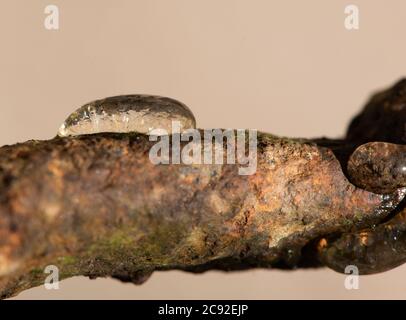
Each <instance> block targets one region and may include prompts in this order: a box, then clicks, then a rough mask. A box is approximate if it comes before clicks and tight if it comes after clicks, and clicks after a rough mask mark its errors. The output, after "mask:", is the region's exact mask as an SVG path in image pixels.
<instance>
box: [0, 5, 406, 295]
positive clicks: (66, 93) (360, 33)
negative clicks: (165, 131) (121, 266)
mask: <svg viewBox="0 0 406 320" xmlns="http://www.w3.org/2000/svg"><path fill="white" fill-rule="evenodd" d="M49 4H55V5H57V6H58V7H59V10H60V29H59V30H58V31H49V30H46V29H45V28H44V19H45V17H46V15H45V14H44V8H45V6H46V5H49ZM348 4H356V5H358V6H359V10H360V29H359V30H357V31H348V30H346V29H345V28H344V18H345V14H344V7H345V6H346V5H348ZM405 18H406V2H405V1H404V0H390V1H378V0H377V1H373V0H364V1H360V0H359V1H355V0H354V1H353V0H347V1H343V0H330V1H325V0H307V1H299V0H297V1H292V0H288V1H287V0H284V1H282V0H277V1H276V0H275V1H271V0H255V1H247V0H238V1H237V0H199V1H198V0H160V1H158V0H134V1H123V0H114V1H113V0H103V1H101V0H92V1H89V0H85V1H83V0H69V1H68V0H64V1H63V0H47V1H43V0H30V1H26V0H18V1H17V0H1V1H0V39H1V46H0V48H1V50H0V58H1V59H0V144H1V145H3V144H12V143H15V142H21V141H25V140H28V139H48V138H51V137H53V136H54V135H55V134H56V131H57V129H58V127H59V125H60V124H61V123H62V121H63V120H64V119H65V118H66V116H67V115H68V114H69V113H70V112H71V111H73V110H74V109H75V108H77V107H79V106H80V105H82V104H84V103H85V102H88V101H90V100H94V99H96V98H102V97H105V96H111V95H118V94H125V93H151V94H159V95H165V96H170V97H173V98H176V99H179V100H180V101H183V102H185V103H186V104H187V105H189V106H190V107H191V109H192V110H193V112H194V113H195V116H196V118H197V121H198V125H199V126H200V127H224V128H227V127H234V128H257V129H259V130H265V131H269V132H272V133H275V134H278V135H289V136H303V137H312V136H320V135H328V136H331V137H336V136H339V135H342V134H343V133H344V130H345V128H346V125H347V123H348V121H349V120H350V118H351V117H352V116H353V115H354V114H355V113H356V112H358V111H359V109H360V107H361V106H362V105H363V103H364V102H365V100H366V98H367V97H368V96H369V95H370V93H371V92H372V91H374V90H376V89H379V88H381V87H384V86H387V85H389V84H391V83H392V82H394V81H395V80H397V79H399V78H400V77H402V76H404V75H406V44H405V41H404V37H405V27H406V19H405ZM17 298H18V299H24V298H34V299H47V298H48V299H54V298H66V299H71V298H72V299H74V298H76V299H82V298H102V299H105V298H113V299H114V298H121V299H149V298H164V299H169V298H172V299H177V298H192V299H195V298H213V299H217V298H230V299H237V298H241V299H247V298H248V299H251V298H258V299H279V298H306V299H311V298H322V299H323V298H349V299H352V298H406V266H403V267H400V268H397V269H395V270H393V271H390V272H387V273H384V274H380V275H374V276H367V277H362V278H361V282H360V289H359V290H352V291H348V290H346V289H345V288H344V276H343V275H339V274H337V273H335V272H333V271H329V270H308V271H294V272H281V271H277V270H275V271H274V270H255V271H248V272H238V273H229V274H224V273H220V272H208V273H206V274H203V275H191V274H186V273H182V272H176V271H174V272H160V273H155V274H154V275H153V276H152V278H151V279H150V280H149V281H148V282H147V283H146V284H144V285H142V286H134V285H132V284H122V283H120V282H118V281H115V280H108V279H99V280H88V279H85V278H73V279H69V280H66V281H63V282H62V283H61V289H60V290H58V291H47V290H45V289H44V288H34V289H31V290H28V291H26V292H24V293H22V294H21V295H19V296H18V297H17Z"/></svg>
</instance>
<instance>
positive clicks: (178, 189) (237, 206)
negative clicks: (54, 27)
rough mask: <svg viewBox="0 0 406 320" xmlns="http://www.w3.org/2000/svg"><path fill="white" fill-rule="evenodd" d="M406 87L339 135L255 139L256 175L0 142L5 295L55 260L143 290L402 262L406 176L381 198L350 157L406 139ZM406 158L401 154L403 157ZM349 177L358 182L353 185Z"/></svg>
mask: <svg viewBox="0 0 406 320" xmlns="http://www.w3.org/2000/svg"><path fill="white" fill-rule="evenodd" d="M405 88H406V83H405V81H401V82H399V83H397V84H396V85H395V86H394V87H393V88H392V89H389V90H388V91H385V92H386V93H385V94H382V95H377V96H375V97H374V98H373V99H372V100H371V102H370V103H369V104H368V105H367V107H366V108H365V110H364V111H363V112H362V113H361V114H360V115H359V116H358V117H356V118H355V120H354V121H353V122H352V124H351V126H350V129H349V132H348V134H347V137H346V138H345V139H343V140H329V139H314V140H307V139H288V138H279V137H275V136H273V135H271V134H267V133H259V134H258V144H257V147H258V157H257V169H256V172H255V173H254V174H252V175H240V174H238V169H239V168H240V166H241V165H240V164H238V163H237V164H199V165H197V164H196V165H185V164H161V165H155V164H153V163H152V162H151V160H150V159H149V151H150V149H151V146H152V145H153V144H154V143H155V142H151V141H149V139H148V136H147V135H143V134H136V133H121V134H118V133H116V134H112V133H99V134H93V135H84V136H75V137H63V138H62V137H56V138H54V139H51V140H47V141H27V142H25V143H20V144H16V145H12V146H4V147H1V148H0V297H1V298H6V297H10V296H13V295H16V294H18V293H19V292H20V291H22V290H24V289H27V288H30V287H34V286H38V285H41V284H43V283H44V279H45V278H46V274H44V269H45V267H46V266H47V265H55V266H57V267H58V268H59V270H60V277H61V278H62V279H64V278H68V277H72V276H77V275H85V276H89V277H91V278H97V277H114V278H117V279H120V280H122V281H131V282H134V283H138V284H139V283H142V282H143V281H145V280H147V279H148V277H149V276H150V275H151V274H152V272H153V271H155V270H171V269H179V270H185V271H189V272H203V271H206V270H210V269H219V270H225V271H231V270H242V269H248V268H258V267H261V268H285V269H294V268H299V267H319V266H323V265H327V266H329V267H331V268H333V269H335V270H337V271H340V272H343V270H341V269H342V268H343V267H344V266H345V264H348V263H351V262H352V261H358V262H360V267H361V270H365V273H371V272H379V271H384V270H387V269H390V268H391V267H394V266H396V265H399V264H401V263H403V262H404V261H405V260H406V254H404V253H403V255H402V252H406V250H404V248H405V247H406V245H405V242H406V240H405V241H401V240H402V239H404V238H405V237H404V236H403V230H404V216H405V214H404V212H405V211H404V209H403V208H404V202H401V201H402V198H403V197H404V193H405V189H404V188H402V187H404V186H405V182H404V181H403V180H402V179H403V178H399V177H398V176H396V177H394V178H393V179H392V180H391V179H389V178H388V177H389V176H382V177H383V178H382V179H383V181H385V183H384V188H383V190H382V191H385V194H383V193H382V194H381V193H379V192H377V190H379V185H378V186H376V185H374V186H372V187H371V188H367V189H372V190H374V192H373V191H371V190H367V189H366V188H364V187H365V186H364V185H363V184H365V183H366V184H368V183H369V182H368V181H370V177H369V174H370V172H369V171H368V170H367V171H357V170H353V171H351V167H350V168H349V169H348V168H347V162H348V159H350V155H351V153H352V152H353V151H354V150H356V149H357V147H358V146H360V145H361V144H363V143H368V142H374V141H381V142H388V143H393V144H404V140H403V139H404V137H403V136H402V134H404V132H403V131H402V129H401V128H400V127H401V126H402V125H403V130H404V129H405V128H404V123H405V122H402V119H406V116H405V115H406V109H405V108H403V109H402V108H399V104H400V103H404V102H405V101H406V98H405V97H406V93H405V92H406V90H405ZM388 92H389V93H388ZM377 117H379V121H378V122H377V121H376V120H375V121H371V119H376V118H377ZM402 117H403V118H402ZM388 128H391V129H390V130H391V131H390V132H388V130H389V129H388ZM224 147H225V146H224ZM402 148H403V147H402ZM367 150H368V152H369V150H375V149H374V148H367ZM379 150H381V149H379ZM379 150H378V153H377V156H379V155H380V153H379ZM388 150H392V149H388ZM399 150H403V149H401V148H398V147H395V148H394V152H393V154H396V155H400V157H402V156H403V155H404V154H403V153H402V152H401V153H399ZM225 153H226V152H225ZM384 156H386V154H384ZM378 158H379V157H378ZM378 158H377V159H378ZM381 158H382V157H381ZM351 159H352V160H353V161H349V162H348V164H351V163H353V164H355V165H356V164H359V163H364V162H365V161H369V160H370V159H372V160H373V159H375V158H367V159H365V158H364V157H362V156H361V157H358V158H351ZM382 159H385V157H383V158H382ZM390 159H391V158H390ZM377 161H378V162H376V163H373V164H374V165H376V167H377V168H381V167H382V166H380V162H379V161H381V160H379V159H378V160H377ZM382 161H384V160H382ZM396 163H397V162H396ZM351 172H360V173H359V177H358V178H359V179H352V181H351V182H350V181H349V178H348V177H347V175H348V173H351ZM353 174H354V173H353ZM364 174H365V175H366V176H363V175H364ZM357 182H358V184H359V185H358V186H357V185H356V184H357ZM354 183H355V184H354ZM391 183H395V184H394V186H395V187H396V188H397V189H396V188H393V187H391ZM388 230H391V231H393V230H395V231H396V232H397V233H396V239H395V240H396V241H394V237H393V234H392V233H389V231H388ZM399 239H401V240H399ZM367 249H368V250H367ZM393 249H395V250H397V252H399V254H395V255H393V254H392V255H390V252H391V251H393ZM362 250H363V251H362ZM402 250H403V251H402ZM385 257H386V258H387V260H385V261H384V260H382V258H385ZM373 258H375V260H374V259H373ZM362 268H363V269H362Z"/></svg>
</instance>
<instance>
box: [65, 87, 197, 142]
mask: <svg viewBox="0 0 406 320" xmlns="http://www.w3.org/2000/svg"><path fill="white" fill-rule="evenodd" d="M173 121H178V122H179V124H180V126H181V128H182V130H185V129H191V128H196V120H195V117H194V116H193V113H192V112H191V111H190V110H189V108H188V107H187V106H186V105H184V104H183V103H181V102H179V101H176V100H174V99H171V98H166V97H160V96H151V95H125V96H115V97H109V98H105V99H101V100H96V101H92V102H90V103H88V104H85V105H84V106H83V107H81V108H79V109H78V110H76V111H75V112H73V113H72V114H71V115H70V116H69V117H68V118H67V119H66V120H65V122H64V123H63V124H62V126H61V127H60V129H59V132H58V136H60V137H67V136H77V135H84V134H94V133H101V132H119V133H124V132H139V133H144V134H148V133H149V132H150V131H151V130H153V129H155V130H157V129H160V130H162V129H163V130H166V132H167V133H168V134H171V133H172V123H173Z"/></svg>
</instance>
